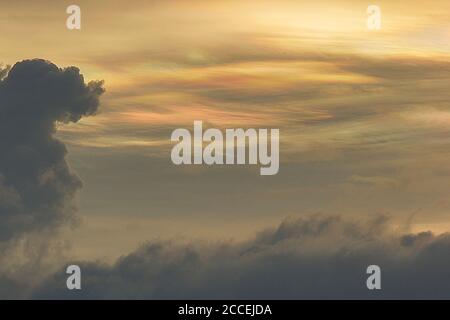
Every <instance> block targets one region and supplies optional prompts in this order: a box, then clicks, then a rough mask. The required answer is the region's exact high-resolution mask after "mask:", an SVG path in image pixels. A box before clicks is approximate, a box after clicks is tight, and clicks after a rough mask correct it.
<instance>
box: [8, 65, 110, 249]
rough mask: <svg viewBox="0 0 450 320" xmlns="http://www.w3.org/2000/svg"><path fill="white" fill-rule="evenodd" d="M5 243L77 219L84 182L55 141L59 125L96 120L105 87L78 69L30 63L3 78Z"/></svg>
mask: <svg viewBox="0 0 450 320" xmlns="http://www.w3.org/2000/svg"><path fill="white" fill-rule="evenodd" d="M0 74H1V76H2V79H1V82H0V150H1V154H0V219H1V224H0V241H7V240H11V239H13V238H15V237H19V236H21V235H22V234H24V233H26V232H28V231H36V230H43V229H47V228H53V227H55V226H58V225H60V224H62V223H64V222H65V221H67V220H69V219H70V218H71V217H72V216H73V212H74V209H73V207H72V206H71V204H70V201H71V199H72V198H73V196H74V194H75V192H76V191H77V190H78V188H80V186H81V181H80V180H79V178H78V177H77V176H76V175H75V174H73V173H72V172H71V171H70V170H69V167H68V165H67V163H66V160H65V156H66V153H67V151H66V148H65V146H64V144H63V143H62V142H61V141H59V140H58V139H56V138H55V137H54V134H55V132H56V123H58V122H62V123H69V122H77V121H78V120H80V119H81V118H82V117H84V116H89V115H93V114H95V113H96V112H97V110H98V106H99V97H100V95H101V94H102V93H103V91H104V90H103V88H102V82H95V81H94V82H89V83H88V84H85V82H84V78H83V76H82V75H81V74H80V71H79V69H78V68H76V67H68V68H65V69H61V68H58V67H57V66H56V65H54V64H52V63H50V62H48V61H44V60H37V59H36V60H26V61H22V62H19V63H17V64H15V65H14V66H13V67H12V68H11V70H9V72H7V71H1V72H0Z"/></svg>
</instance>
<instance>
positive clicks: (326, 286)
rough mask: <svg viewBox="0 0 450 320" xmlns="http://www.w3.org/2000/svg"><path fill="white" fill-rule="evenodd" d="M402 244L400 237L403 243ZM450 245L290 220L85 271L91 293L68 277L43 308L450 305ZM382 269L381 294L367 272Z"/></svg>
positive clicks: (369, 224)
mask: <svg viewBox="0 0 450 320" xmlns="http://www.w3.org/2000/svg"><path fill="white" fill-rule="evenodd" d="M399 234H400V235H399ZM449 253H450V236H449V235H448V234H443V235H440V236H435V235H433V234H432V233H429V232H423V233H418V234H410V233H408V232H405V233H403V232H399V230H395V229H393V228H391V224H390V222H389V220H387V219H386V218H385V217H375V218H374V219H371V220H367V221H358V222H355V221H352V220H351V219H348V218H347V219H346V218H343V217H339V216H322V215H313V216H310V217H305V218H300V219H291V220H286V221H284V222H283V223H281V224H280V225H279V226H278V227H275V228H273V229H268V230H266V231H264V232H261V233H260V234H258V235H257V236H256V237H255V238H254V239H253V240H251V241H248V242H245V243H230V242H223V243H214V244H211V243H209V244H208V243H187V244H186V243H185V244H182V243H179V242H178V241H172V242H170V241H169V242H161V241H157V242H152V243H148V244H146V245H144V246H142V247H141V248H140V249H138V250H136V251H135V252H133V253H131V254H129V255H126V256H124V257H122V258H121V259H119V260H118V261H117V262H116V263H115V264H114V265H112V266H110V265H100V264H97V263H83V262H78V264H79V265H80V266H81V268H82V279H83V280H82V290H80V291H69V290H67V289H66V287H65V279H66V278H65V277H66V274H65V272H64V270H61V271H60V272H58V273H56V274H54V275H53V276H52V277H50V278H49V279H48V280H47V281H45V282H43V283H41V284H40V285H39V286H38V287H37V288H36V289H35V291H34V294H33V297H35V298H63V299H72V298H74V299H76V298H89V299H95V298H96V299H99V298H113V299H122V298H142V299H176V298H178V299H188V298H191V299H198V298H203V299H216V298H225V299H227V298H232V299H310V298H313V299H321V298H326V299H328V298H335V299H336V298H338V299H347V298H354V299H362V298H366V299H377V298H393V299H395V298H425V299H428V298H447V299H448V297H449V296H450V281H449V280H448V279H449V277H448V275H449V270H450V255H449ZM372 264H375V265H379V266H380V267H381V287H382V288H381V290H379V291H377V290H375V291H373V290H368V289H367V287H366V280H367V277H368V275H367V274H366V269H367V267H368V266H369V265H372Z"/></svg>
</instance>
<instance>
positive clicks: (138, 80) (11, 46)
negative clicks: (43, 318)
mask: <svg viewBox="0 0 450 320" xmlns="http://www.w3.org/2000/svg"><path fill="white" fill-rule="evenodd" d="M73 3H76V4H78V5H79V6H80V7H81V12H82V29H81V30H73V31H70V30H67V29H66V27H65V22H66V17H67V14H66V12H65V11H66V7H67V6H68V5H70V4H73ZM0 4H1V10H0V29H1V30H2V35H1V38H0V39H1V42H2V45H1V46H0V62H1V63H3V64H4V65H14V64H15V63H16V62H18V61H21V60H24V59H31V58H42V59H46V60H49V61H51V62H52V63H55V64H56V65H58V66H59V67H68V66H76V67H78V68H79V69H80V70H81V71H80V72H81V73H82V74H83V75H84V77H85V79H86V81H90V80H104V88H105V90H106V92H105V93H104V94H103V95H102V97H101V105H100V108H99V113H98V114H97V115H95V116H93V117H86V118H82V119H81V120H80V121H79V122H78V123H71V124H61V125H58V133H57V137H58V138H59V139H60V140H61V141H62V142H63V143H64V144H65V145H66V146H67V148H68V155H67V157H66V159H67V161H68V163H69V165H70V168H71V170H72V171H73V172H74V173H76V174H77V175H78V176H79V177H80V179H81V181H82V182H83V188H82V189H81V190H80V192H79V193H78V196H77V200H76V202H77V206H78V216H79V217H81V224H80V225H79V226H78V227H77V228H75V229H70V230H66V231H64V232H63V238H65V239H67V240H70V242H71V248H72V249H71V250H72V251H71V252H72V253H71V255H72V256H74V257H77V258H81V259H104V260H105V261H112V260H113V259H115V258H116V257H118V256H120V255H122V254H125V253H127V252H129V251H131V250H133V249H134V248H135V247H136V246H137V245H139V244H140V243H142V242H144V241H146V240H151V239H154V238H162V239H166V238H173V237H184V238H187V239H192V238H194V239H230V238H234V239H244V238H248V237H250V236H252V235H253V234H254V233H255V232H256V231H257V230H260V229H261V228H265V227H267V226H272V225H274V224H278V223H279V222H280V221H282V220H283V219H284V218H286V217H304V216H305V215H309V214H315V213H324V214H331V215H339V216H344V217H346V218H347V217H349V218H350V219H354V220H355V221H356V220H360V219H363V220H364V219H368V218H370V217H372V216H374V215H377V214H387V215H388V216H390V217H391V219H392V220H391V221H392V224H393V225H394V226H395V225H401V224H405V223H408V224H410V223H411V226H412V228H413V229H412V230H416V231H417V230H432V231H434V232H438V233H440V232H445V231H448V228H450V217H449V215H448V213H449V210H450V198H449V196H448V194H449V190H450V189H449V188H448V186H449V181H450V166H449V165H448V161H449V160H450V104H449V101H450V90H449V88H450V41H449V39H450V25H449V12H450V2H449V1H448V0H434V1H418V0H417V1H411V0H409V1H406V0H405V1H399V0H396V1H391V0H389V1H377V5H379V6H380V8H381V12H382V27H381V30H377V31H371V30H368V29H367V27H366V19H367V14H366V8H367V6H368V5H369V4H371V3H368V2H367V1H362V0H361V1H359V0H358V1H356V0H353V1H345V0H342V1H323V0H316V1H293V0H292V1H291V0H289V1H288V0H281V1H280V0H277V1H275V0H273V1H242V0H240V1H233V0H227V1H225V0H215V1H200V0H199V1H197V0H195V1H193V0H183V1H167V0H166V1H143V0H142V1H141V0H132V1H113V0H108V1H106V0H97V1H84V0H77V1H56V0H55V1H50V0H47V1H43V0H42V1H33V2H30V1H22V0H17V1H14V2H12V3H11V2H9V1H3V0H1V1H0ZM194 120H202V121H203V122H204V124H205V126H207V127H216V128H221V129H224V128H239V127H243V128H279V129H280V162H281V164H280V171H279V173H278V174H277V175H275V176H260V175H259V166H221V167H209V166H180V167H177V166H175V165H173V164H172V162H171V160H170V150H171V147H172V145H173V144H172V143H171V141H170V134H171V132H172V131H173V130H174V129H176V128H182V127H184V128H188V129H190V130H192V126H193V121H194Z"/></svg>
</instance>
